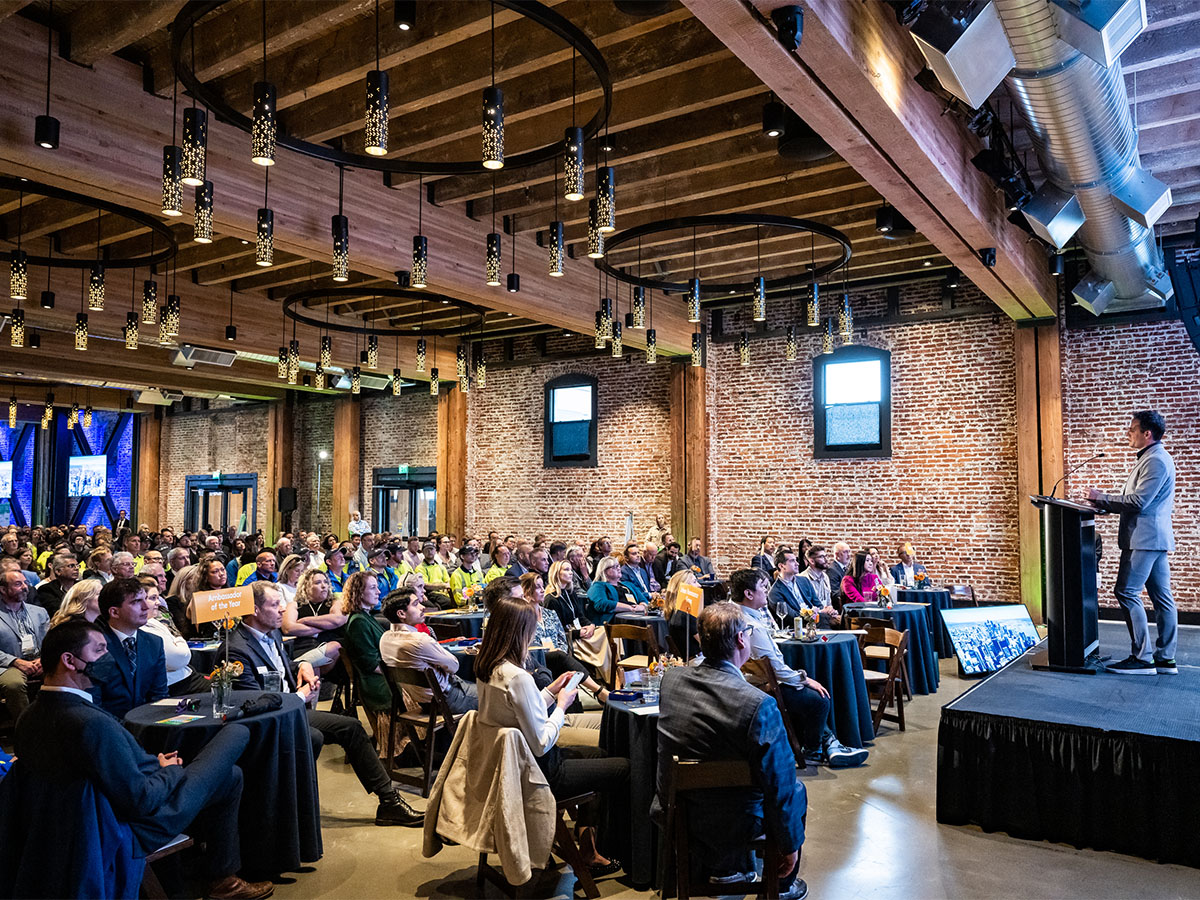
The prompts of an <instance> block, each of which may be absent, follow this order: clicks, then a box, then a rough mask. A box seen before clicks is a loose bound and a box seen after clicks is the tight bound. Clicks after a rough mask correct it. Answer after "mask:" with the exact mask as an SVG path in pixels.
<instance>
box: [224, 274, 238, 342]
mask: <svg viewBox="0 0 1200 900" xmlns="http://www.w3.org/2000/svg"><path fill="white" fill-rule="evenodd" d="M225 340H227V341H236V340H237V326H236V325H234V324H233V282H232V281H231V282H229V324H228V325H226V326H225Z"/></svg>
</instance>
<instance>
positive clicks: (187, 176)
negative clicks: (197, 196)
mask: <svg viewBox="0 0 1200 900" xmlns="http://www.w3.org/2000/svg"><path fill="white" fill-rule="evenodd" d="M207 149H208V114H207V113H206V112H205V111H204V110H202V109H200V108H199V107H195V106H192V107H189V108H188V109H185V110H184V111H183V169H182V180H183V183H184V184H186V185H188V186H189V187H200V186H201V185H203V184H204V183H205V178H204V168H205V167H204V157H205V153H206V152H207Z"/></svg>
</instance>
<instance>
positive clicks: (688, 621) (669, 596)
mask: <svg viewBox="0 0 1200 900" xmlns="http://www.w3.org/2000/svg"><path fill="white" fill-rule="evenodd" d="M685 584H699V582H698V581H696V576H695V575H694V574H693V573H692V572H691V571H689V570H688V569H681V570H680V571H678V572H676V573H675V574H674V575H672V576H671V580H670V581H669V582H667V589H666V591H665V592H664V593H663V616H664V618H666V620H667V637H668V638H670V642H671V644H672V645H673V647H672V651H673V652H674V653H675V654H676V655H678V656H680V657H682V658H683V659H685V660H686V659H691V658H692V657H693V656H696V655H697V654H698V653H699V652H700V638H699V634H700V620H699V618H698V617H697V616H693V615H692V614H691V613H689V612H688V611H687V610H685V609H681V608H680V607H679V589H680V588H681V587H682V586H683V585H685ZM703 602H704V601H703V600H701V604H702V605H701V609H703Z"/></svg>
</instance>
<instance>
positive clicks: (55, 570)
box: [37, 553, 79, 616]
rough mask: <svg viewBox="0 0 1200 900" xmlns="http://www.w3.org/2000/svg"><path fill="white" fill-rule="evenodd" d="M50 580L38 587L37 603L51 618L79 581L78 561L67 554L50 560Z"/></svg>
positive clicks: (61, 554) (60, 554) (58, 555)
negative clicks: (68, 592)
mask: <svg viewBox="0 0 1200 900" xmlns="http://www.w3.org/2000/svg"><path fill="white" fill-rule="evenodd" d="M50 576H51V577H50V578H48V579H47V580H46V581H43V582H42V583H41V584H39V585H38V589H37V603H38V606H40V607H42V609H44V610H46V612H48V613H50V615H51V616H53V615H54V614H55V613H56V612H58V608H59V607H60V606H62V599H63V597H65V596H66V594H67V591H69V590H70V589H71V587H72V586H73V585H74V584H75V582H77V581H78V580H79V560H77V559H76V558H75V557H74V555H72V554H69V553H59V554H56V555H55V556H52V557H51V558H50Z"/></svg>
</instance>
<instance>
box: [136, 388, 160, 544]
mask: <svg viewBox="0 0 1200 900" xmlns="http://www.w3.org/2000/svg"><path fill="white" fill-rule="evenodd" d="M138 429H139V434H138V473H137V510H136V511H135V518H134V522H136V523H137V524H138V525H149V526H150V527H151V528H152V529H157V528H159V527H160V525H163V524H166V523H162V522H159V515H158V498H159V478H158V467H159V457H160V452H161V448H162V411H161V410H159V409H155V410H154V411H153V412H148V413H146V414H144V415H141V416H139V417H138Z"/></svg>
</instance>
